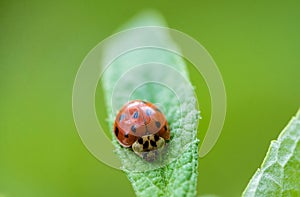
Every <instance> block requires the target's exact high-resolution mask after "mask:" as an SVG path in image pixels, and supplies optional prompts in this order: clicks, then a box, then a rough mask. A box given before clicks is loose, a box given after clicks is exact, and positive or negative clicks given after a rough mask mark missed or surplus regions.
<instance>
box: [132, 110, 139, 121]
mask: <svg viewBox="0 0 300 197" xmlns="http://www.w3.org/2000/svg"><path fill="white" fill-rule="evenodd" d="M138 117H139V112H138V111H135V112H134V114H133V118H135V119H137V118H138Z"/></svg>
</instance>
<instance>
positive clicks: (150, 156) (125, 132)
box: [114, 100, 170, 161]
mask: <svg viewBox="0 0 300 197" xmlns="http://www.w3.org/2000/svg"><path fill="white" fill-rule="evenodd" d="M114 134H115V136H116V138H117V140H118V142H119V143H120V144H121V145H122V146H123V147H132V149H133V151H134V152H135V153H136V154H137V155H139V156H140V157H142V158H144V159H146V160H148V161H153V160H154V158H155V155H156V154H157V152H155V151H154V150H158V149H160V148H163V146H164V144H165V140H169V139H170V130H169V126H168V122H167V120H166V118H165V116H164V114H162V112H161V111H160V110H159V109H158V108H157V107H156V106H155V105H154V104H152V103H150V102H145V101H141V100H133V101H130V102H129V103H127V104H125V105H124V106H123V107H122V108H121V110H120V111H119V113H118V114H117V116H116V119H115V123H114ZM149 151H154V152H153V153H150V152H149ZM145 152H148V153H147V154H146V153H145Z"/></svg>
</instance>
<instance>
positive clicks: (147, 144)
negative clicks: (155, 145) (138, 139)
mask: <svg viewBox="0 0 300 197" xmlns="http://www.w3.org/2000/svg"><path fill="white" fill-rule="evenodd" d="M148 147H149V142H148V141H146V142H145V143H144V144H143V149H144V150H146V149H148Z"/></svg>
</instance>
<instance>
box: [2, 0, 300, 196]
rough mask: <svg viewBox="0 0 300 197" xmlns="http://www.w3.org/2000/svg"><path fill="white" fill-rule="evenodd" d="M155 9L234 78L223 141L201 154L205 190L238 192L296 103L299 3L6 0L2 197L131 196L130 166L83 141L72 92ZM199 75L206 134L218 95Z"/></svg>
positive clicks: (228, 80) (228, 81)
mask: <svg viewBox="0 0 300 197" xmlns="http://www.w3.org/2000/svg"><path fill="white" fill-rule="evenodd" d="M148 8H152V9H156V10H157V11H159V12H161V14H162V15H163V16H164V17H165V18H166V20H167V22H168V24H169V26H170V27H172V28H175V29H178V30H180V31H183V32H185V33H187V34H189V35H191V36H192V37H194V38H195V39H196V40H198V41H199V42H200V43H201V44H202V45H203V46H204V47H206V49H207V50H208V51H209V52H210V54H211V55H212V56H213V58H214V60H215V61H216V63H217V64H218V66H219V69H220V71H221V73H222V75H223V79H224V82H225V86H226V90H227V97H228V105H227V107H228V110H227V117H226V122H225V126H224V129H223V132H222V135H221V137H220V138H219V140H218V143H217V144H216V146H215V147H214V149H213V150H212V151H211V152H210V153H209V154H208V155H207V156H206V157H205V158H202V159H200V160H199V179H198V194H200V195H202V194H216V195H219V196H239V195H240V194H241V192H242V191H243V189H244V188H245V187H246V184H247V183H248V181H249V179H250V177H251V176H252V175H253V173H254V172H255V170H256V169H257V167H259V165H260V163H261V162H262V159H263V158H264V155H265V153H266V151H267V148H268V146H269V144H270V141H271V140H272V139H275V138H276V137H277V136H278V134H279V132H280V131H281V130H282V129H283V128H284V126H285V125H286V124H287V122H288V121H289V119H290V118H291V117H292V116H293V115H294V114H295V113H296V111H297V110H298V108H299V104H300V103H299V101H300V60H299V53H300V36H299V35H300V23H299V20H300V12H299V9H300V3H299V1H285V2H281V1H243V2H241V1H230V2H229V1H198V2H194V1H183V2H180V1H177V2H175V1H173V2H172V3H167V2H161V1H152V2H141V1H126V2H121V1H119V2H118V1H107V2H100V1H81V2H80V1H64V2H61V1H43V2H42V1H34V0H24V1H8V0H1V1H0V25H1V26H0V92H1V95H0V196H1V197H11V196H107V195H108V194H110V195H111V196H121V195H122V196H132V195H134V192H133V190H132V188H131V185H130V183H129V181H128V180H127V178H126V176H125V174H124V173H123V172H121V171H117V170H114V169H112V168H110V167H108V166H106V165H104V164H102V163H100V162H99V161H98V160H97V159H96V158H94V157H93V156H92V155H91V154H90V153H89V152H88V151H87V150H86V148H85V147H84V145H83V144H82V143H81V140H80V138H79V136H78V134H77V132H76V128H75V125H74V122H73V117H72V100H71V99H72V97H71V96H72V86H73V82H74V78H75V75H76V72H77V69H78V68H79V66H80V63H81V61H82V60H83V58H84V57H85V56H86V54H87V53H88V52H89V51H90V50H91V49H92V48H93V47H94V46H95V45H96V44H97V43H99V42H100V41H101V40H103V39H104V38H106V37H107V36H109V35H110V34H111V33H112V32H114V31H115V30H116V29H117V28H118V27H119V26H120V25H122V24H123V23H124V22H126V21H127V20H128V19H130V18H131V17H132V16H134V15H135V14H137V13H138V12H140V11H142V10H144V9H148ZM190 69H192V68H190ZM193 73H195V72H192V75H191V78H192V82H193V83H194V84H196V85H197V89H196V91H197V94H198V98H199V102H200V108H201V111H202V116H203V120H202V121H201V122H200V125H199V131H200V137H203V136H204V134H203V131H204V130H205V129H206V128H207V124H208V122H209V116H210V106H209V97H208V93H207V90H206V86H205V84H204V83H203V81H202V79H201V78H200V77H199V76H198V75H193ZM201 131H202V132H201Z"/></svg>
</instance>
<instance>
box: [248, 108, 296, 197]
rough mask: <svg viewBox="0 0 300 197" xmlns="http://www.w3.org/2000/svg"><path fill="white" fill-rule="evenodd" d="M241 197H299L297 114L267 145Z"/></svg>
mask: <svg viewBox="0 0 300 197" xmlns="http://www.w3.org/2000/svg"><path fill="white" fill-rule="evenodd" d="M243 195H244V196H247V197H248V196H249V197H250V196H300V111H298V113H297V115H296V116H295V117H293V118H292V120H291V121H290V122H289V124H288V125H287V126H286V128H285V129H284V130H283V131H282V132H281V134H280V135H279V137H278V139H277V140H276V141H272V142H271V146H270V148H269V150H268V153H267V155H266V157H265V159H264V161H263V164H262V165H261V168H260V169H258V170H257V171H256V173H255V174H254V176H253V177H252V179H251V181H250V182H249V184H248V186H247V188H246V190H245V191H244V193H243Z"/></svg>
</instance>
